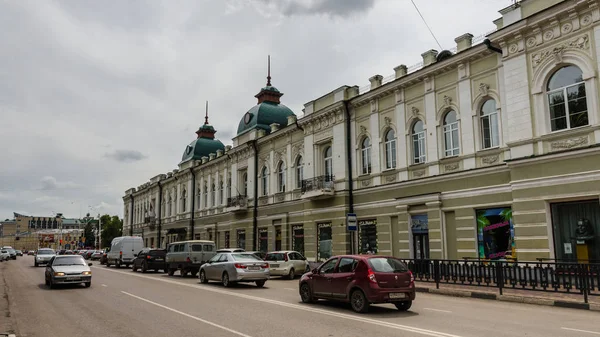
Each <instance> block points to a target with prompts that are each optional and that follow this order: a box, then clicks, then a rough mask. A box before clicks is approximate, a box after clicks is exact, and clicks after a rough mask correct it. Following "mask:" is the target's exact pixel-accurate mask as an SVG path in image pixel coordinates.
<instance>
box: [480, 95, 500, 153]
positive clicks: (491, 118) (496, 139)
mask: <svg viewBox="0 0 600 337" xmlns="http://www.w3.org/2000/svg"><path fill="white" fill-rule="evenodd" d="M480 118H481V145H482V146H481V147H482V148H484V149H489V148H492V147H496V146H498V145H500V131H499V130H498V110H497V109H496V101H495V100H493V99H491V98H490V99H488V100H487V101H485V102H483V104H482V105H481V111H480Z"/></svg>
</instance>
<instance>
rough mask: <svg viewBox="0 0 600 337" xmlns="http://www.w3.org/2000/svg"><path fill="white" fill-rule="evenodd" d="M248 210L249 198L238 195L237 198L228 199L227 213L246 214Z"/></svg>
mask: <svg viewBox="0 0 600 337" xmlns="http://www.w3.org/2000/svg"><path fill="white" fill-rule="evenodd" d="M247 209H248V197H247V196H245V195H238V196H236V197H231V198H227V207H226V208H225V211H226V212H245V211H246V210H247Z"/></svg>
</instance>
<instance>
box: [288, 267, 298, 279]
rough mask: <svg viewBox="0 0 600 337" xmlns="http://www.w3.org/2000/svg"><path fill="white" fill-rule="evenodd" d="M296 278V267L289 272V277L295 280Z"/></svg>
mask: <svg viewBox="0 0 600 337" xmlns="http://www.w3.org/2000/svg"><path fill="white" fill-rule="evenodd" d="M294 278H296V271H295V270H294V268H292V269H290V273H289V274H288V279H290V280H293V279H294Z"/></svg>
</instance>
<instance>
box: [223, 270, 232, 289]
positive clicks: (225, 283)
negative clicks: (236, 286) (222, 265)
mask: <svg viewBox="0 0 600 337" xmlns="http://www.w3.org/2000/svg"><path fill="white" fill-rule="evenodd" d="M221 282H222V283H223V286H225V287H227V288H229V287H231V282H230V281H229V274H227V273H226V272H225V273H223V277H222V278H221Z"/></svg>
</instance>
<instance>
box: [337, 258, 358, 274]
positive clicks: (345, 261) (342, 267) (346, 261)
mask: <svg viewBox="0 0 600 337" xmlns="http://www.w3.org/2000/svg"><path fill="white" fill-rule="evenodd" d="M356 266H358V261H357V260H355V259H353V258H350V257H343V258H342V259H341V260H340V264H339V265H338V269H337V272H338V273H351V272H353V271H354V269H356Z"/></svg>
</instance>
